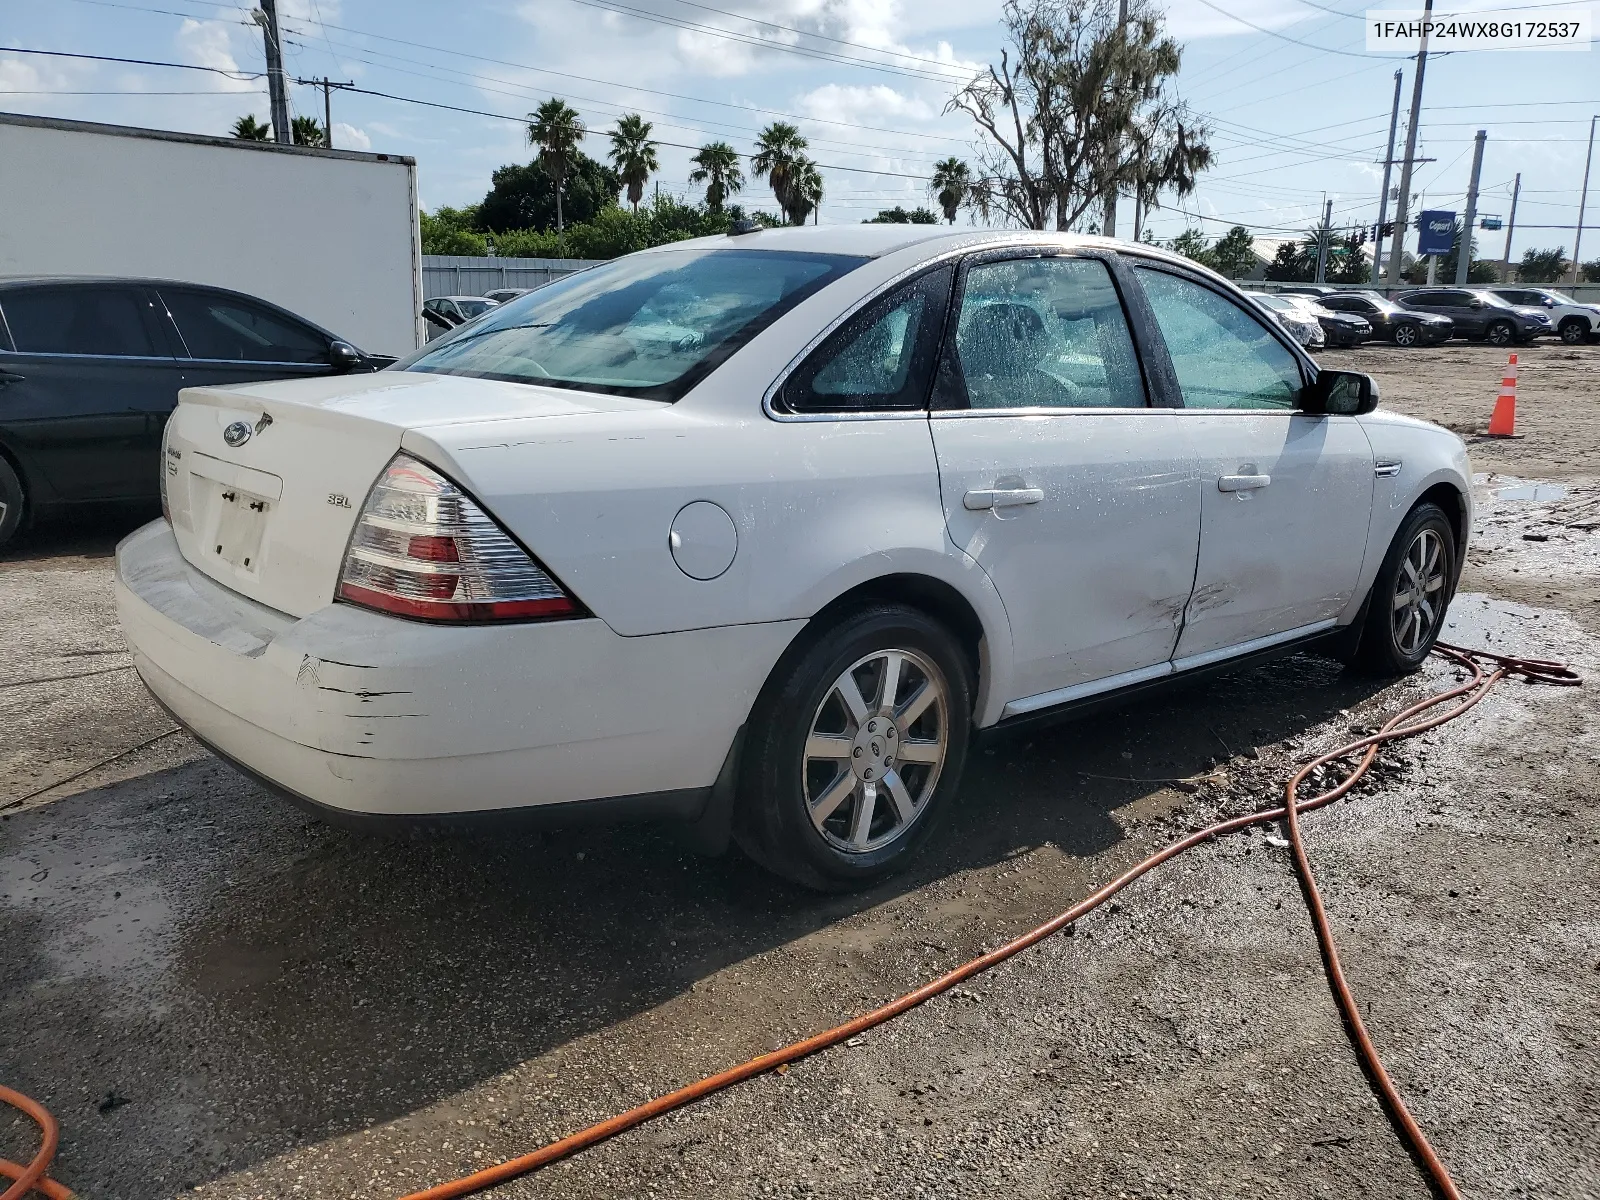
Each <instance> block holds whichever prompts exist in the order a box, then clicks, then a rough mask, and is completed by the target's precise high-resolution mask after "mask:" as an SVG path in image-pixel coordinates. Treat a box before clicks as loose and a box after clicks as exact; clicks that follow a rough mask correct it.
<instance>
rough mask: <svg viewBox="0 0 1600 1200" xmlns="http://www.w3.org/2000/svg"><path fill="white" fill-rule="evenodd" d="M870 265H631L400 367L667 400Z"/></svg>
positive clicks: (822, 257) (697, 260) (595, 271)
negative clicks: (792, 310) (785, 315)
mask: <svg viewBox="0 0 1600 1200" xmlns="http://www.w3.org/2000/svg"><path fill="white" fill-rule="evenodd" d="M866 261H867V260H866V259H864V258H858V257H855V256H852V255H842V254H796V253H789V252H787V251H779V250H675V251H666V252H662V253H657V254H639V255H631V256H629V257H627V258H619V259H617V260H615V261H614V262H609V263H605V264H604V265H602V266H598V267H592V268H590V269H589V270H587V271H581V272H579V273H577V274H575V275H568V276H567V277H565V278H564V279H558V280H557V281H556V282H554V283H551V284H547V285H545V286H544V287H542V288H539V289H538V290H536V291H533V292H529V293H528V294H527V295H526V296H519V297H518V298H517V299H515V300H510V301H507V302H506V303H505V304H503V305H501V306H500V307H499V308H498V309H495V310H493V311H492V312H490V313H489V314H488V315H486V316H484V317H483V318H482V319H481V320H478V321H476V322H474V323H473V324H472V325H471V326H464V327H463V328H462V329H460V330H459V331H458V332H457V333H455V334H453V335H449V336H447V337H444V338H440V339H437V340H435V341H434V342H433V343H432V344H431V345H428V346H426V347H424V348H423V349H422V350H420V351H418V352H417V353H416V354H413V355H411V356H410V357H409V358H407V359H405V360H404V361H403V362H401V363H400V364H399V365H400V366H401V367H403V368H404V369H406V370H411V371H429V372H432V373H435V374H440V375H468V376H472V377H474V378H479V379H504V380H509V381H511V382H513V383H537V384H542V385H543V386H545V387H563V388H576V389H578V390H580V391H590V392H611V393H614V394H616V395H622V396H639V397H642V398H644V399H649V400H667V401H672V400H676V399H678V398H679V397H680V396H682V395H683V394H684V393H685V392H687V391H688V390H689V389H690V388H692V387H693V386H694V385H695V384H696V383H698V382H699V381H700V380H701V379H703V378H705V377H706V375H708V374H710V373H711V371H713V370H714V369H716V367H717V366H718V365H719V364H720V363H721V362H722V361H723V360H724V359H726V358H727V357H728V356H729V355H730V354H732V353H733V352H734V351H735V350H737V349H738V348H739V347H740V346H742V345H743V344H744V343H745V342H747V341H749V340H750V339H751V338H752V337H754V336H755V335H756V334H757V333H759V332H760V331H761V330H762V329H764V328H766V327H767V326H768V325H770V324H771V323H772V322H773V321H775V320H776V319H777V318H778V317H779V316H781V315H782V314H783V313H784V312H786V311H788V310H789V309H790V308H793V307H794V306H795V305H796V304H798V303H799V302H800V301H801V300H804V299H805V298H806V297H807V296H809V295H811V294H812V293H813V292H815V291H817V290H818V289H819V288H821V287H823V286H825V285H827V284H829V283H832V282H833V281H834V280H835V279H838V278H839V277H840V276H841V275H843V274H845V273H846V272H847V271H850V270H852V269H854V268H855V267H858V266H860V265H861V264H862V263H864V262H866Z"/></svg>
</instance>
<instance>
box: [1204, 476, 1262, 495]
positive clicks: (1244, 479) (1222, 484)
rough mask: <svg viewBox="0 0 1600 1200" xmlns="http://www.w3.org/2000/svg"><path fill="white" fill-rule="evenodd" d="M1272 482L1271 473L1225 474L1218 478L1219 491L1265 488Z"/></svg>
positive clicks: (1244, 490)
mask: <svg viewBox="0 0 1600 1200" xmlns="http://www.w3.org/2000/svg"><path fill="white" fill-rule="evenodd" d="M1271 482H1272V476H1271V475H1224V476H1223V477H1222V478H1221V479H1219V480H1217V491H1219V492H1248V491H1252V490H1254V489H1255V488H1264V487H1266V486H1267V484H1269V483H1271Z"/></svg>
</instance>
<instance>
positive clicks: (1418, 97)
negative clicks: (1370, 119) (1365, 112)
mask: <svg viewBox="0 0 1600 1200" xmlns="http://www.w3.org/2000/svg"><path fill="white" fill-rule="evenodd" d="M1432 17H1433V0H1426V4H1425V6H1424V7H1423V10H1422V22H1423V31H1422V44H1421V45H1420V46H1418V47H1417V73H1416V76H1415V77H1414V78H1413V79H1412V80H1411V123H1410V125H1408V126H1407V127H1406V159H1405V162H1403V163H1402V164H1401V165H1400V199H1399V202H1398V204H1397V206H1396V208H1395V216H1394V245H1393V246H1392V247H1391V248H1390V250H1389V286H1390V287H1398V286H1399V285H1400V250H1401V248H1402V247H1403V246H1404V245H1405V242H1406V226H1407V224H1408V223H1409V221H1410V217H1411V214H1410V212H1409V209H1410V201H1411V167H1412V160H1413V159H1415V158H1416V156H1417V126H1419V125H1421V124H1422V76H1423V73H1424V71H1426V70H1427V66H1428V31H1427V26H1428V23H1429V21H1430V20H1431V19H1432Z"/></svg>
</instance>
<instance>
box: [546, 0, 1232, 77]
mask: <svg viewBox="0 0 1600 1200" xmlns="http://www.w3.org/2000/svg"><path fill="white" fill-rule="evenodd" d="M569 2H570V3H572V4H581V5H583V6H584V7H586V8H597V9H599V10H601V11H602V12H611V13H616V14H617V15H618V16H624V17H634V18H636V19H638V20H641V21H652V22H654V23H656V24H658V25H670V26H672V27H673V28H675V29H686V30H688V31H690V32H691V33H705V34H710V35H711V36H712V37H719V38H724V39H726V40H727V41H731V42H738V43H741V44H743V45H747V46H755V47H757V48H759V49H763V50H778V51H781V52H783V53H785V54H795V55H799V56H800V57H802V58H814V59H820V60H822V61H824V62H834V63H839V64H841V65H843V66H850V67H860V68H861V69H863V70H868V71H879V72H882V73H884V74H887V75H900V76H904V77H906V78H910V79H928V80H932V81H934V82H937V83H946V84H957V85H964V84H966V83H967V82H968V77H966V76H958V75H945V74H940V73H936V72H932V71H919V70H915V69H912V68H904V67H896V66H893V65H891V64H889V63H874V62H868V61H866V60H864V59H859V58H853V57H851V56H849V55H845V54H836V53H833V52H831V51H827V50H818V49H814V48H812V47H807V46H790V45H786V44H784V43H783V42H775V41H772V40H771V39H770V38H762V37H753V36H750V35H748V34H741V33H736V32H734V31H733V30H729V29H719V28H718V27H717V26H715V25H702V24H700V23H698V22H695V21H689V20H685V19H683V18H681V17H669V16H667V15H666V14H665V13H655V12H650V11H649V10H648V9H641V8H634V7H632V6H631V5H627V4H623V3H621V0H569ZM1202 2H1203V0H1202Z"/></svg>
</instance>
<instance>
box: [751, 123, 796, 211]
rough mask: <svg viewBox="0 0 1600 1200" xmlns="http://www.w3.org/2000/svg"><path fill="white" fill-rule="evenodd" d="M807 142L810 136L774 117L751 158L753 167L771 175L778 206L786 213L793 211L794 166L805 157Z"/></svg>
mask: <svg viewBox="0 0 1600 1200" xmlns="http://www.w3.org/2000/svg"><path fill="white" fill-rule="evenodd" d="M806 145H807V143H806V139H805V138H803V137H801V136H800V131H799V130H798V129H796V128H795V127H794V126H793V125H790V124H789V123H788V122H786V121H774V122H773V123H772V124H771V125H768V126H767V127H766V128H765V129H763V130H762V131H761V136H760V137H758V138H757V139H756V152H755V154H754V155H752V156H751V159H750V171H751V173H752V174H755V175H765V176H766V177H767V185H768V186H769V187H771V188H772V194H773V195H774V196H775V197H776V198H777V201H778V207H779V208H781V209H783V211H784V212H785V213H788V212H789V204H790V199H791V187H792V185H793V180H794V168H795V165H796V164H797V163H798V162H799V161H800V160H802V159H805V155H804V154H802V153H801V151H803V150H804V149H805V148H806ZM806 161H808V162H809V161H810V160H809V159H806Z"/></svg>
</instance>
